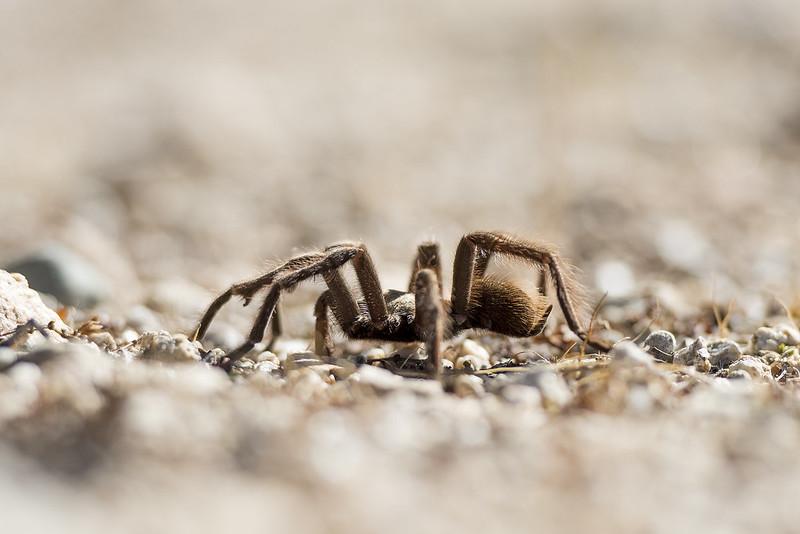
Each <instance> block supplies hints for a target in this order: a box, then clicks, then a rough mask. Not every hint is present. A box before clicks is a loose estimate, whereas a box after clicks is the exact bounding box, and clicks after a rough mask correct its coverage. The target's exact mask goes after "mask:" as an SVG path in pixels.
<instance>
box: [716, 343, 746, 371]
mask: <svg viewBox="0 0 800 534" xmlns="http://www.w3.org/2000/svg"><path fill="white" fill-rule="evenodd" d="M708 354H709V363H710V364H711V365H712V366H714V367H719V368H720V369H724V368H726V367H728V366H729V365H730V364H732V363H733V362H735V361H736V360H738V359H739V358H741V357H742V355H743V352H742V349H741V347H739V345H738V344H737V343H736V342H734V341H730V340H728V339H721V340H719V341H714V342H713V343H710V344H709V345H708Z"/></svg>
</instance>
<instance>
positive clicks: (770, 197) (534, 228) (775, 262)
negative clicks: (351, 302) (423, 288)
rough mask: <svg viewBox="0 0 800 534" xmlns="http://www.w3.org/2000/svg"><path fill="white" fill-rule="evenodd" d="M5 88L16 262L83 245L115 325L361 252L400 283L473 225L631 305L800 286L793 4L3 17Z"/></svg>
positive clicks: (304, 8)
mask: <svg viewBox="0 0 800 534" xmlns="http://www.w3.org/2000/svg"><path fill="white" fill-rule="evenodd" d="M0 76H2V83H1V84H0V120H1V121H2V122H0V191H2V194H1V195H0V214H2V232H0V263H2V264H4V265H6V266H8V265H14V262H17V261H19V260H20V259H23V260H24V259H25V258H28V257H30V256H31V255H36V254H43V253H51V252H52V249H54V248H56V249H57V250H58V251H59V253H61V252H63V251H64V250H66V251H68V253H69V254H72V255H74V256H76V257H78V258H80V259H81V261H83V262H85V265H88V266H90V267H91V268H92V269H94V271H92V272H95V273H96V274H91V275H89V278H91V279H95V280H103V281H104V283H105V293H102V292H101V293H102V294H101V296H100V298H99V300H100V302H101V305H102V306H105V307H106V308H107V309H121V310H124V309H127V308H128V307H129V306H131V305H133V304H137V303H143V302H144V303H149V304H150V305H151V307H154V308H157V307H158V304H159V302H161V301H164V300H167V301H169V300H170V299H171V305H174V306H178V307H180V306H181V305H182V304H181V303H185V302H191V304H187V305H184V308H181V309H180V310H179V311H180V312H181V313H179V315H181V316H182V317H184V318H188V319H186V324H190V323H191V320H193V319H194V316H193V314H196V313H197V312H198V311H199V309H200V308H201V307H202V306H203V305H205V303H206V302H207V299H208V297H210V296H211V294H212V293H213V292H216V291H219V290H220V289H222V288H224V287H226V286H227V285H228V284H230V283H231V282H233V281H236V280H238V279H241V278H243V277H246V276H248V275H251V274H253V273H254V272H257V271H258V270H259V269H261V268H263V266H264V262H265V261H269V260H276V259H280V258H284V257H286V256H287V255H290V254H293V253H296V252H298V251H301V250H304V249H308V248H313V247H318V246H324V245H326V244H328V243H329V242H331V241H335V240H340V239H360V240H364V241H365V242H366V243H367V244H368V245H369V247H370V249H371V251H372V252H373V254H374V255H375V256H376V261H377V263H378V266H379V269H380V271H381V274H382V276H383V277H384V278H385V280H386V282H387V285H389V286H395V287H398V286H399V287H402V286H403V285H404V284H405V278H406V276H407V269H408V264H409V261H410V258H411V256H412V253H413V251H414V248H415V246H416V244H417V243H418V242H419V241H420V240H421V239H424V238H431V237H434V238H436V239H439V240H441V241H442V244H443V248H444V252H445V253H446V254H447V255H448V257H452V253H453V251H454V249H455V245H456V243H457V240H458V238H459V237H460V235H462V234H463V233H465V232H467V231H470V230H474V229H503V230H509V231H513V232H516V233H519V234H521V235H523V236H526V237H529V238H541V239H546V240H549V241H552V242H555V243H557V244H559V245H560V246H561V248H562V249H563V250H564V252H565V253H566V254H567V255H568V256H569V257H571V258H572V259H573V260H574V261H575V262H576V263H577V264H578V265H579V266H580V267H581V268H582V270H583V271H584V281H585V282H586V283H587V285H589V286H591V287H593V288H595V289H597V290H599V291H609V292H610V293H611V295H612V296H624V295H625V294H626V293H628V292H630V291H632V290H633V289H634V288H636V287H637V286H638V285H639V284H641V283H645V284H647V283H652V282H653V281H658V280H669V281H670V282H675V283H676V284H679V283H681V282H686V283H687V284H688V285H689V287H691V288H692V295H694V296H696V297H698V298H701V299H709V298H712V297H715V298H717V297H718V298H730V296H732V295H736V294H739V295H741V294H742V293H741V292H742V291H746V292H747V291H749V292H751V293H754V294H764V293H768V292H782V293H784V292H786V293H784V294H786V295H790V298H791V296H793V295H796V294H797V290H798V286H800V284H799V283H798V273H799V272H800V254H798V252H797V251H798V249H799V247H800V217H798V215H797V206H798V199H800V173H798V160H800V152H798V147H800V9H798V7H797V5H796V3H795V2H791V1H789V0H786V1H781V0H765V1H757V2H756V1H745V0H710V1H706V2H696V3H677V2H670V3H660V5H655V4H653V3H650V2H636V1H633V0H599V1H598V0H593V1H586V2H583V1H568V2H564V1H562V0H541V1H537V2H529V1H525V0H499V1H496V2H490V3H486V2H480V1H473V0H459V1H457V2H456V1H436V2H431V1H425V2H422V1H417V0H403V1H395V0H385V1H382V2H356V1H349V0H336V1H313V2H301V3H287V2H269V1H267V2H257V1H251V0H245V1H239V2H219V1H211V0H197V1H193V2H167V1H160V0H141V1H138V2H124V1H119V0H117V1H107V0H106V1H101V0H59V1H58V2H46V1H29V0H24V1H23V0H3V1H2V2H0ZM43 251H44V252H43ZM447 261H448V263H449V260H447ZM448 271H449V270H448ZM85 274H86V273H84V275H85ZM34 285H35V284H34ZM715 292H716V293H715ZM170 295H171V296H170ZM190 316H191V317H190ZM182 326H183V325H182Z"/></svg>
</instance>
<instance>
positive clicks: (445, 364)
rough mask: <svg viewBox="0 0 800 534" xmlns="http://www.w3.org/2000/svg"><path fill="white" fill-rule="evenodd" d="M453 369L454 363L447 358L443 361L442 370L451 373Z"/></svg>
mask: <svg viewBox="0 0 800 534" xmlns="http://www.w3.org/2000/svg"><path fill="white" fill-rule="evenodd" d="M453 367H454V366H453V362H452V361H450V360H448V359H447V358H443V359H442V369H444V370H447V371H449V370H451V369H453Z"/></svg>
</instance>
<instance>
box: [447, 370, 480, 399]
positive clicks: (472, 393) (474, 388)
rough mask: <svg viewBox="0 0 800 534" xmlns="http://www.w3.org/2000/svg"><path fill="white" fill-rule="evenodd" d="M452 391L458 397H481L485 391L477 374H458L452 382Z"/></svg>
mask: <svg viewBox="0 0 800 534" xmlns="http://www.w3.org/2000/svg"><path fill="white" fill-rule="evenodd" d="M453 393H455V394H456V395H457V396H459V397H482V396H483V395H484V394H485V393H486V391H485V389H484V387H483V380H481V378H480V377H479V376H475V375H459V376H457V377H456V380H455V383H454V384H453Z"/></svg>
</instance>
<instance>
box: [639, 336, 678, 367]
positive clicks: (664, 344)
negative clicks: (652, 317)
mask: <svg viewBox="0 0 800 534" xmlns="http://www.w3.org/2000/svg"><path fill="white" fill-rule="evenodd" d="M676 346H677V341H676V340H675V336H674V335H673V334H672V332H668V331H666V330H656V331H655V332H653V333H652V334H650V335H649V336H647V339H645V340H644V348H645V350H646V351H647V352H649V353H650V354H652V355H653V356H654V357H655V358H656V359H657V360H661V361H664V362H672V360H673V354H674V353H675V347H676Z"/></svg>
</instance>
